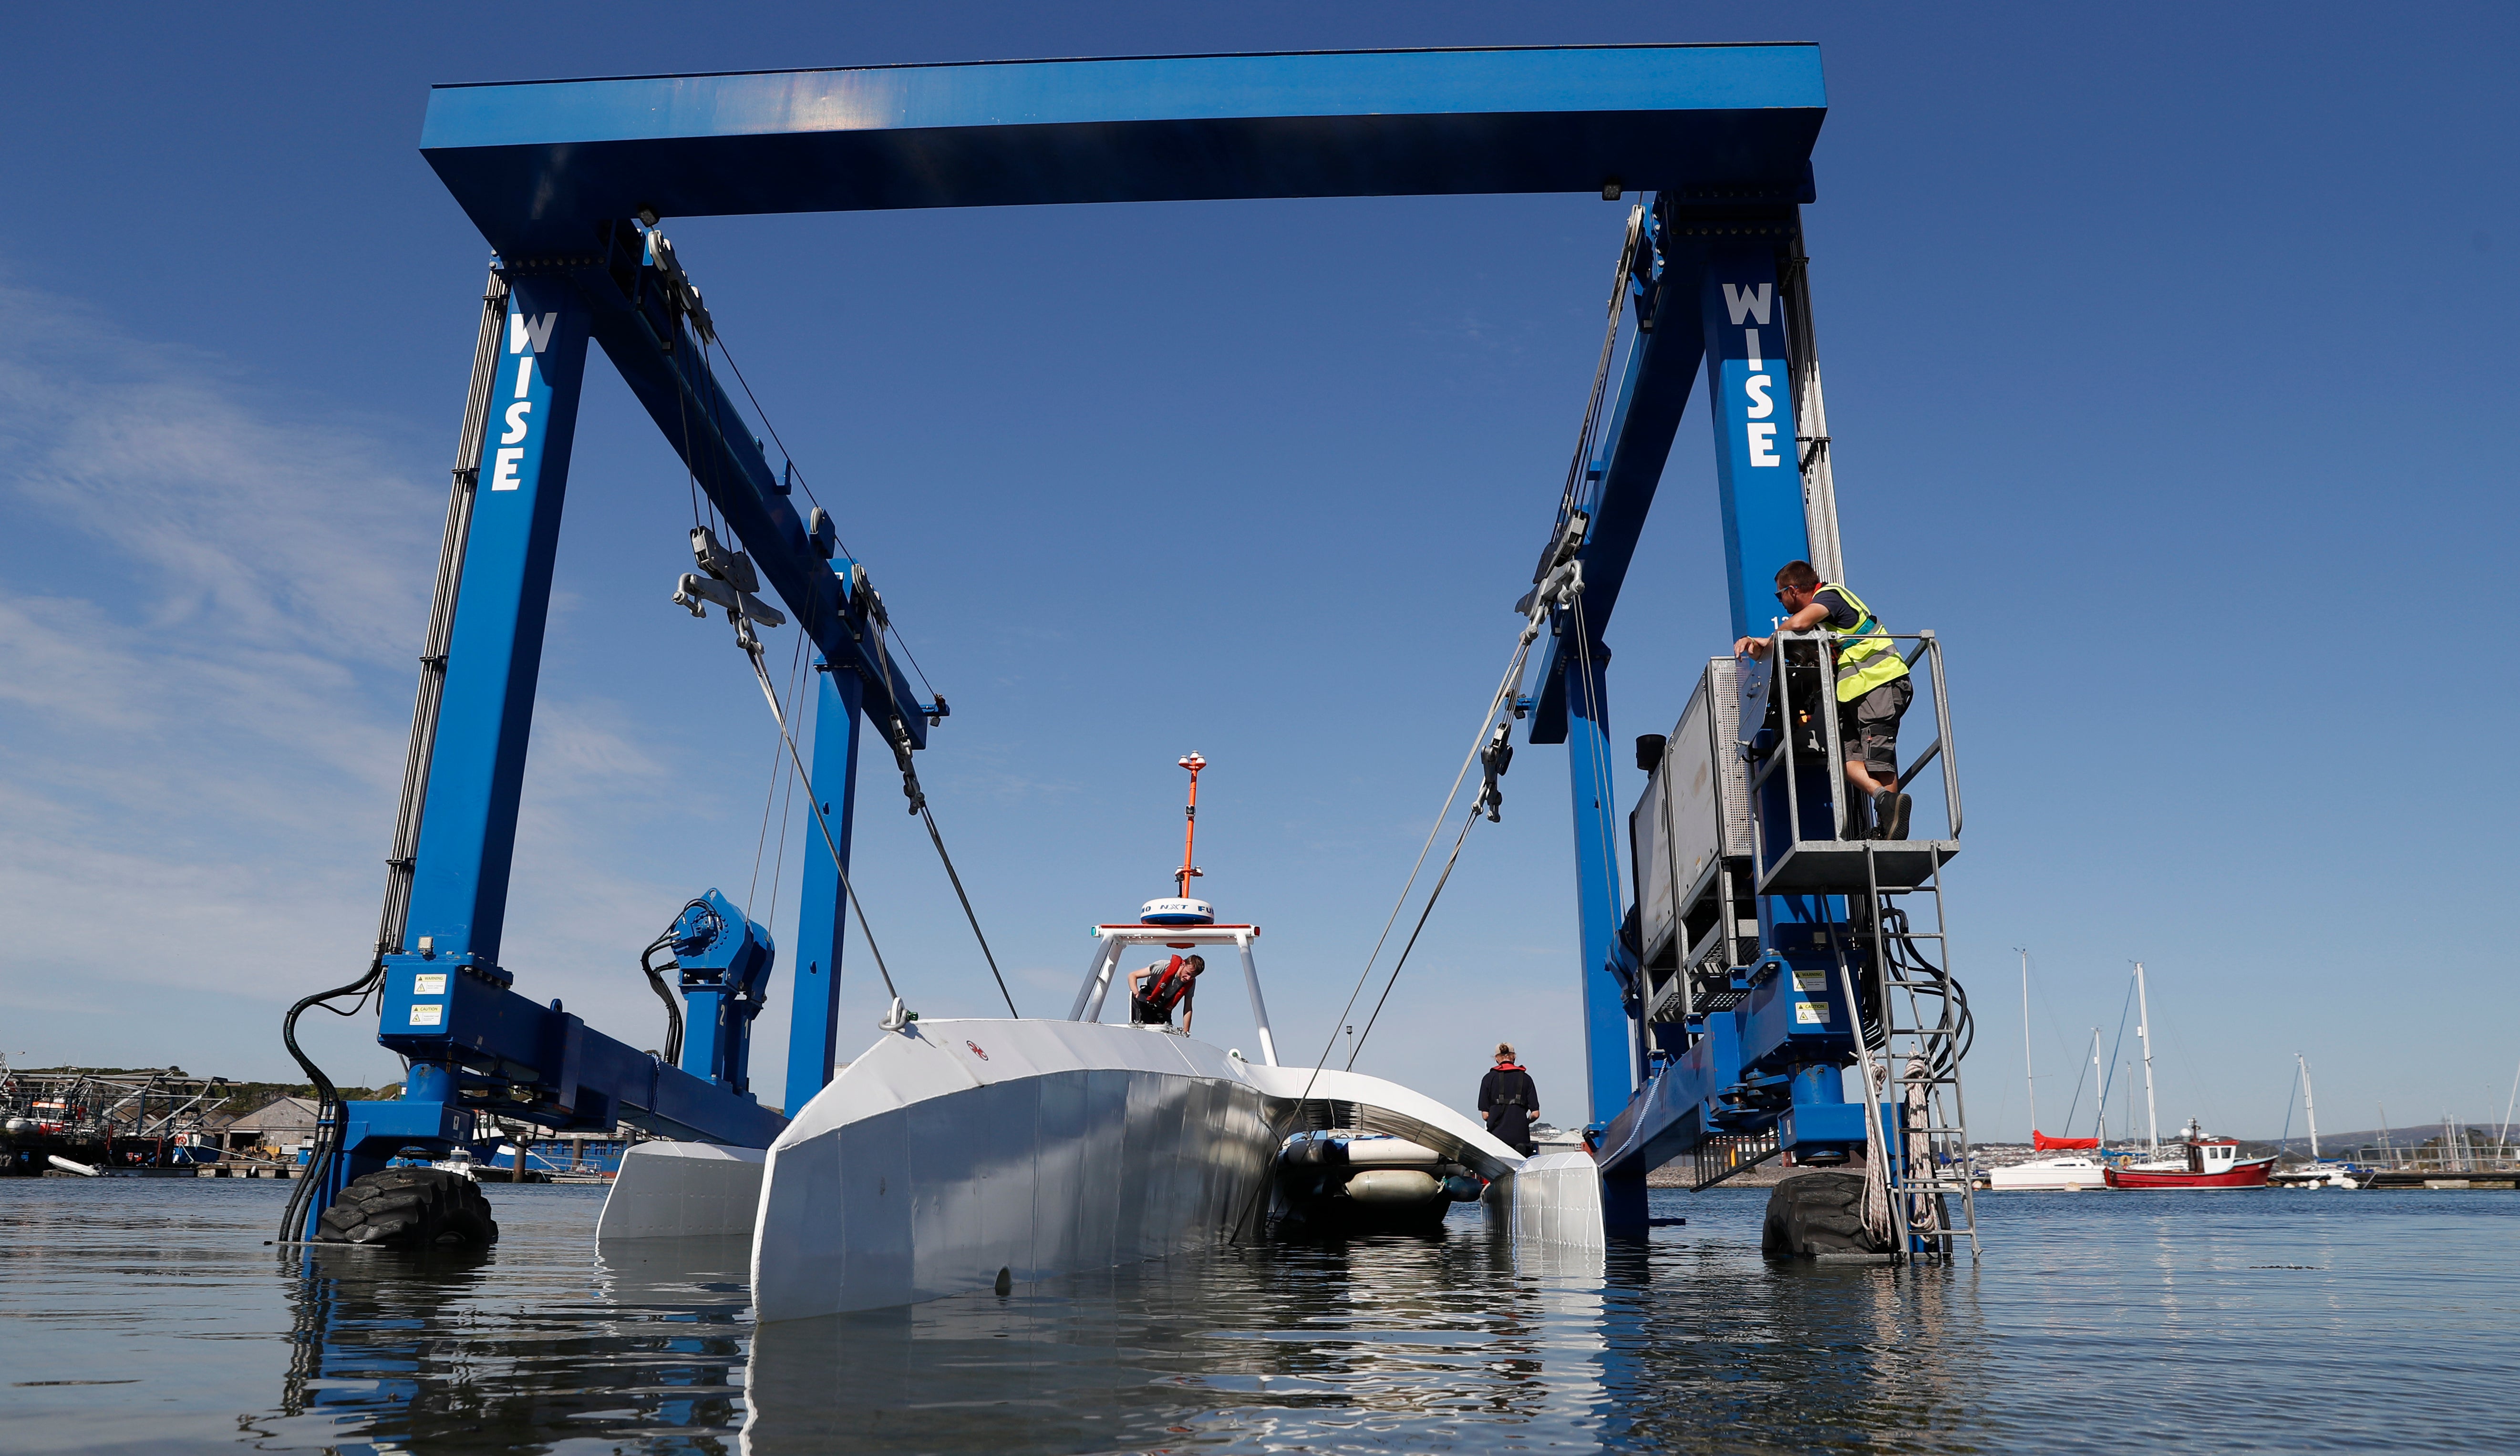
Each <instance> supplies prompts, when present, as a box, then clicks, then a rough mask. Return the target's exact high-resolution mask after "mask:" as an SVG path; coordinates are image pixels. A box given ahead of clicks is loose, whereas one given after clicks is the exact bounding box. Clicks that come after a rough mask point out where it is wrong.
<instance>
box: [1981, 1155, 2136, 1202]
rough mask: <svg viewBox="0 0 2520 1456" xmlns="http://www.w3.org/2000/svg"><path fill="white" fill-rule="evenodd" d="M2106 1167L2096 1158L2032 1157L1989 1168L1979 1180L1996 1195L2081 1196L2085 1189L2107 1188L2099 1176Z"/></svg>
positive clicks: (2104, 1181) (2075, 1156) (2073, 1156)
mask: <svg viewBox="0 0 2520 1456" xmlns="http://www.w3.org/2000/svg"><path fill="white" fill-rule="evenodd" d="M2105 1167H2106V1164H2104V1163H2102V1162H2101V1161H2100V1160H2098V1159H2095V1158H2088V1157H2084V1156H2082V1155H2079V1154H2075V1155H2068V1156H2066V1157H2063V1158H2034V1159H2031V1160H2029V1161H2027V1162H2009V1163H2004V1164H2003V1165H2001V1166H1997V1167H1989V1168H1986V1169H1984V1170H1983V1171H1982V1172H1980V1173H1979V1174H1978V1178H1979V1181H1980V1184H1981V1186H1983V1187H1986V1188H1989V1189H1993V1190H1996V1191H1998V1192H2021V1191H2029V1190H2039V1191H2045V1192H2051V1193H2081V1192H2083V1191H2084V1190H2085V1189H2092V1188H2105V1187H2107V1186H2108V1184H2107V1182H2106V1180H2105V1179H2104V1178H2103V1177H2102V1176H2101V1174H2102V1172H2103V1170H2104V1169H2105Z"/></svg>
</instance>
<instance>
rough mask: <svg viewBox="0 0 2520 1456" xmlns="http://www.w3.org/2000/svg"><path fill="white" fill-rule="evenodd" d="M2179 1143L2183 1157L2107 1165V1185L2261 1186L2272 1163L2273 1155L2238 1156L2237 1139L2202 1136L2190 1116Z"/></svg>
mask: <svg viewBox="0 0 2520 1456" xmlns="http://www.w3.org/2000/svg"><path fill="white" fill-rule="evenodd" d="M2181 1146H2183V1149H2184V1151H2185V1154H2186V1157H2185V1159H2184V1160H2178V1159H2177V1158H2176V1157H2175V1155H2174V1158H2173V1159H2169V1160H2152V1161H2145V1162H2137V1163H2129V1164H2127V1165H2125V1166H2123V1167H2112V1168H2108V1169H2106V1170H2105V1171H2104V1173H2103V1176H2105V1177H2106V1178H2107V1179H2108V1181H2109V1186H2110V1187H2111V1188H2264V1187H2266V1186H2267V1174H2268V1172H2269V1171H2271V1170H2272V1169H2273V1167H2274V1165H2275V1160H2274V1155H2273V1154H2269V1155H2267V1156H2266V1157H2264V1158H2242V1157H2241V1156H2240V1145H2239V1144H2238V1143H2237V1142H2235V1141H2233V1140H2232V1139H2230V1138H2209V1137H2207V1136H2205V1134H2204V1132H2203V1131H2202V1130H2201V1129H2199V1128H2198V1127H2197V1125H2196V1121H2195V1119H2194V1118H2192V1117H2191V1118H2189V1119H2188V1122H2187V1135H2186V1136H2185V1137H2184V1138H2183V1139H2182V1140H2181ZM2165 1151H2168V1150H2165Z"/></svg>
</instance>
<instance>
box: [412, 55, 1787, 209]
mask: <svg viewBox="0 0 2520 1456" xmlns="http://www.w3.org/2000/svg"><path fill="white" fill-rule="evenodd" d="M1826 106H1827V101H1826V96H1825V93H1824V91H1823V86H1822V83H1821V68H1820V51H1819V48H1818V47H1817V46H1814V45H1810V44H1804V43H1796V44H1783V45H1641V46H1582V47H1530V48H1514V49H1485V50H1419V51H1330V52H1301V53H1290V54H1277V55H1239V56H1155V57H1140V58H1129V59H1112V60H1075V61H1024V62H987V63H972V64H961V65H946V66H879V67H860V68H830V69H815V70H784V71H744V72H734V73H722V74H713V75H660V76H622V77H612V78H606V79H594V80H573V81H524V82H503V83H491V84H473V85H447V86H439V87H436V88H434V89H433V90H432V91H431V92H430V95H429V102H428V114H427V121H426V123H425V124H424V127H423V131H422V141H421V151H422V154H423V155H424V156H425V157H427V159H428V162H429V165H430V166H432V167H434V168H435V169H436V171H437V174H438V176H439V177H440V178H441V179H442V180H444V182H445V183H446V186H447V188H448V189H449V190H450V191H451V192H453V193H454V194H455V197H456V199H457V201H458V202H459V203H460V204H461V205H463V207H464V210H465V211H466V213H467V214H469V215H470V216H471V217H472V220H473V222H474V223H475V224H476V225H478V226H479V227H480V229H481V232H482V235H483V236H484V237H486V238H487V239H488V240H489V241H490V244H491V246H492V247H494V248H496V249H498V250H500V251H501V252H502V253H505V254H507V255H509V256H511V257H516V256H526V255H532V254H537V253H546V252H551V251H567V250H577V249H581V248H583V247H585V246H586V240H587V236H588V231H587V230H588V228H589V226H590V225H591V224H593V223H595V222H596V221H598V220H600V219H603V218H607V217H628V216H631V215H634V214H635V213H637V212H638V211H639V210H640V209H641V208H649V209H652V210H653V211H654V212H656V213H657V214H658V215H661V216H672V217H695V216H714V215H727V214H737V213H771V212H827V211H853V210H863V209H875V208H902V207H967V206H1005V205H1037V204H1051V203H1123V202H1185V201H1198V200H1213V199H1224V198H1297V197H1397V196H1419V195H1433V194H1465V193H1521V192H1596V191H1598V190H1600V189H1602V188H1604V187H1609V186H1616V187H1618V188H1620V189H1621V190H1622V191H1626V192H1643V191H1661V192H1666V193H1675V194H1681V195H1686V196H1690V197H1694V198H1702V199H1704V200H1706V201H1719V200H1722V201H1744V202H1751V201H1763V200H1773V201H1777V202H1786V203H1790V202H1796V201H1806V200H1808V197H1809V192H1810V158H1811V151H1812V146H1813V143H1814V142H1815V140H1816V139H1817V138H1818V136H1819V134H1820V126H1821V121H1822V118H1823V114H1825V111H1826Z"/></svg>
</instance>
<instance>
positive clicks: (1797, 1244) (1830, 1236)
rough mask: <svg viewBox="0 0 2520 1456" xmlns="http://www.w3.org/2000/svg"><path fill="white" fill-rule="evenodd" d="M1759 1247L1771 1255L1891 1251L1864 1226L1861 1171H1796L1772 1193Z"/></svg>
mask: <svg viewBox="0 0 2520 1456" xmlns="http://www.w3.org/2000/svg"><path fill="white" fill-rule="evenodd" d="M1759 1251H1760V1252H1761V1253H1763V1254H1765V1255H1767V1256H1768V1257H1769V1258H1778V1259H1780V1258H1811V1257H1815V1256H1817V1255H1820V1254H1823V1253H1887V1252H1889V1251H1890V1247H1889V1246H1888V1245H1887V1244H1884V1243H1881V1242H1879V1241H1877V1240H1875V1239H1873V1238H1872V1237H1871V1236H1869V1235H1868V1234H1867V1233H1865V1231H1864V1175H1863V1174H1862V1173H1820V1172H1813V1173H1796V1174H1794V1175H1793V1176H1792V1177H1790V1178H1786V1179H1785V1180H1783V1181H1782V1182H1780V1183H1778V1185H1777V1187H1776V1191H1775V1192H1773V1193H1771V1194H1769V1195H1768V1217H1767V1221H1766V1223H1764V1224H1762V1225H1761V1226H1760V1229H1759Z"/></svg>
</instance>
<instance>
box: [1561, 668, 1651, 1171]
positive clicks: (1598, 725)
mask: <svg viewBox="0 0 2520 1456" xmlns="http://www.w3.org/2000/svg"><path fill="white" fill-rule="evenodd" d="M1609 657H1610V653H1609V649H1607V648H1605V647H1603V646H1601V645H1600V644H1599V643H1595V644H1594V645H1593V649H1592V652H1591V653H1590V655H1589V658H1590V660H1587V659H1586V657H1584V656H1573V655H1570V656H1569V657H1568V658H1567V660H1566V676H1567V678H1568V681H1567V683H1566V769H1567V774H1568V776H1569V778H1570V779H1571V781H1572V787H1573V789H1574V795H1573V798H1574V803H1575V899H1576V905H1577V908H1578V915H1579V921H1580V925H1581V928H1582V933H1583V938H1584V960H1583V966H1584V972H1583V976H1584V979H1583V990H1584V1089H1585V1096H1586V1099H1587V1106H1588V1109H1589V1120H1591V1121H1594V1122H1602V1121H1606V1120H1608V1119H1609V1118H1611V1117H1613V1116H1616V1115H1618V1112H1619V1109H1621V1108H1623V1107H1626V1106H1627V1105H1628V1094H1629V1092H1630V1090H1631V1089H1632V1088H1633V1087H1634V1085H1635V1080H1634V1075H1633V1064H1634V1063H1635V1061H1636V1055H1635V1051H1634V1045H1633V1042H1632V1040H1631V1038H1630V1036H1629V1033H1628V1009H1627V986H1626V985H1625V984H1624V983H1623V982H1622V981H1621V979H1620V978H1619V976H1618V973H1617V971H1616V970H1615V969H1614V968H1615V967H1616V966H1618V965H1620V964H1622V963H1623V962H1624V959H1625V957H1624V952H1623V950H1622V948H1621V947H1620V945H1619V920H1620V917H1621V915H1622V914H1623V913H1624V911H1623V907H1622V906H1621V904H1620V897H1619V845H1618V823H1619V813H1618V810H1617V808H1616V807H1615V803H1616V800H1615V797H1614V796H1613V794H1612V790H1611V778H1610V763H1611V759H1610V697H1609V687H1608V682H1607V678H1608V668H1609ZM1588 669H1589V677H1588V676H1587V675H1586V674H1587V672H1588Z"/></svg>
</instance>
